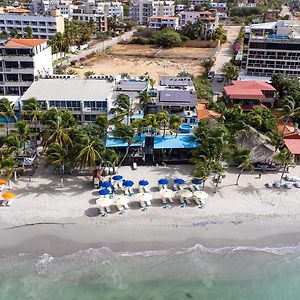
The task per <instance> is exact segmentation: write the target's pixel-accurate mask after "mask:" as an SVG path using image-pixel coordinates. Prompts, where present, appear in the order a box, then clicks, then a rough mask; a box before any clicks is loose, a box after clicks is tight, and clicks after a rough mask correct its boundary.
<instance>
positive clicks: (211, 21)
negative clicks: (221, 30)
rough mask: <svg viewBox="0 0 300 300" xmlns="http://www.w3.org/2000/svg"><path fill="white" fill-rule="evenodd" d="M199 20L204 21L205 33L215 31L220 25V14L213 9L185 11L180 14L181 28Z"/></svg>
mask: <svg viewBox="0 0 300 300" xmlns="http://www.w3.org/2000/svg"><path fill="white" fill-rule="evenodd" d="M198 20H201V21H202V22H203V23H204V26H205V28H204V35H205V36H206V35H207V34H208V33H209V32H214V31H215V30H216V28H217V27H218V25H219V16H218V14H216V13H213V12H211V11H183V12H181V13H180V14H179V24H180V28H181V29H183V28H184V27H185V26H186V25H187V24H188V23H191V24H194V23H195V22H197V21H198Z"/></svg>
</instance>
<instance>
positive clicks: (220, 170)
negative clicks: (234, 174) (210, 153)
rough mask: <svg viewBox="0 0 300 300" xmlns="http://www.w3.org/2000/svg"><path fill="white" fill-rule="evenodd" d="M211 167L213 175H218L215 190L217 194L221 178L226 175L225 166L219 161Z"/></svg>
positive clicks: (214, 162)
mask: <svg viewBox="0 0 300 300" xmlns="http://www.w3.org/2000/svg"><path fill="white" fill-rule="evenodd" d="M210 167H211V173H213V174H215V175H217V178H216V190H215V192H217V190H218V186H219V183H220V178H221V177H222V176H223V175H224V172H225V168H224V166H223V164H222V163H221V162H220V161H218V160H216V161H213V162H211V165H210Z"/></svg>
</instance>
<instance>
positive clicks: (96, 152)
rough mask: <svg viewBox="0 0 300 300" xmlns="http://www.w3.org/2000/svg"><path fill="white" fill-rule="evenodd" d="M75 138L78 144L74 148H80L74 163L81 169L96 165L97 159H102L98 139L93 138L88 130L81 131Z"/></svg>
mask: <svg viewBox="0 0 300 300" xmlns="http://www.w3.org/2000/svg"><path fill="white" fill-rule="evenodd" d="M75 139H76V140H77V141H78V144H77V145H75V146H74V148H75V149H76V150H79V151H78V152H77V153H79V154H77V157H76V158H75V163H74V165H75V166H76V167H77V168H79V169H81V170H83V169H85V168H92V167H96V165H97V160H99V159H100V149H99V144H98V143H97V141H96V140H92V139H91V138H90V137H89V136H88V134H87V133H86V132H80V134H78V135H77V137H75Z"/></svg>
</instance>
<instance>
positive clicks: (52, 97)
mask: <svg viewBox="0 0 300 300" xmlns="http://www.w3.org/2000/svg"><path fill="white" fill-rule="evenodd" d="M113 85H114V83H113V82H112V81H111V80H106V79H103V80H99V79H86V80H83V79H41V80H38V81H35V82H34V83H33V84H32V85H31V86H30V88H29V89H28V90H27V91H26V92H25V94H24V95H23V96H22V97H21V99H20V102H21V107H22V106H23V105H24V104H25V103H26V101H27V100H28V99H29V98H31V97H35V98H36V99H37V101H39V102H41V104H42V107H43V108H44V109H45V110H46V109H50V108H56V109H66V110H69V111H72V113H73V114H74V116H75V118H76V119H77V120H78V122H79V123H80V124H87V123H93V122H95V121H96V118H97V116H99V115H103V114H104V115H107V113H108V111H109V109H110V108H111V105H112V91H113Z"/></svg>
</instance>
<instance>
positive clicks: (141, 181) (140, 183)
mask: <svg viewBox="0 0 300 300" xmlns="http://www.w3.org/2000/svg"><path fill="white" fill-rule="evenodd" d="M148 184H149V181H147V180H144V179H143V180H140V181H139V185H142V186H146V185H148Z"/></svg>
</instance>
